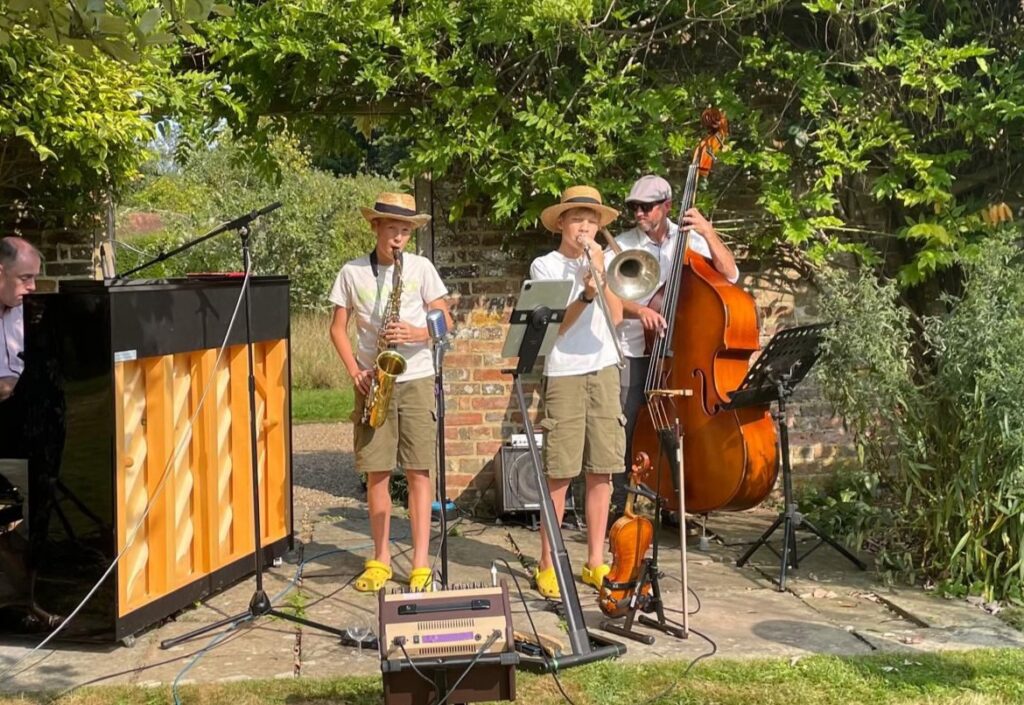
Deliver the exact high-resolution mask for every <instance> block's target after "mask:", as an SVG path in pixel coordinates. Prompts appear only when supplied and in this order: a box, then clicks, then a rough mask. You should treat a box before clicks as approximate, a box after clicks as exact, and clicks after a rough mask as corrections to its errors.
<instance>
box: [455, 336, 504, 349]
mask: <svg viewBox="0 0 1024 705" xmlns="http://www.w3.org/2000/svg"><path fill="white" fill-rule="evenodd" d="M459 345H460V346H461V345H463V343H461V342H460V343H459ZM465 345H466V350H468V351H470V352H501V349H502V347H504V345H505V343H504V342H503V341H500V340H478V339H473V340H467V341H466V342H465Z"/></svg>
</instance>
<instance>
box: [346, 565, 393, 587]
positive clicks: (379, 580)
mask: <svg viewBox="0 0 1024 705" xmlns="http://www.w3.org/2000/svg"><path fill="white" fill-rule="evenodd" d="M391 575H392V572H391V566H389V565H385V564H384V563H381V562H380V561H375V560H372V559H371V560H368V561H366V562H365V563H364V564H363V572H362V574H361V575H360V576H359V577H358V578H356V582H355V589H356V590H358V591H359V592H377V591H379V590H380V589H381V588H383V587H384V583H386V582H387V581H389V580H391Z"/></svg>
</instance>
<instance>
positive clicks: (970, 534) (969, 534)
mask: <svg viewBox="0 0 1024 705" xmlns="http://www.w3.org/2000/svg"><path fill="white" fill-rule="evenodd" d="M824 282H825V286H824V293H823V296H822V308H823V312H824V314H825V315H826V317H827V318H828V319H830V320H832V321H834V325H833V327H832V328H831V329H830V331H829V333H828V339H827V342H826V347H825V351H824V354H823V357H822V361H821V364H820V365H819V374H820V375H821V377H822V382H823V385H822V386H823V389H825V390H826V394H828V396H829V398H830V400H831V401H832V403H833V404H834V405H835V407H836V409H837V411H839V412H840V413H841V414H842V415H843V417H844V418H845V420H846V423H847V425H848V428H849V429H850V430H851V432H852V433H853V436H854V438H855V441H856V444H857V447H858V452H859V454H860V458H861V461H862V463H863V468H864V470H865V471H866V472H867V473H869V475H871V474H873V475H876V476H877V478H878V483H879V485H880V488H881V490H882V491H883V492H884V493H886V496H887V497H888V498H889V500H891V501H894V502H895V503H896V508H897V509H898V511H897V512H895V513H894V515H893V517H892V523H891V524H886V523H885V522H881V525H880V526H878V527H876V529H875V530H874V531H873V534H874V535H873V536H872V537H871V540H872V541H874V542H875V543H876V545H877V548H878V550H879V558H880V560H881V563H882V566H883V568H884V569H885V570H888V571H891V572H892V573H893V575H898V576H901V577H904V578H910V579H914V578H920V577H924V578H927V579H930V580H934V581H937V582H938V583H940V585H941V586H943V587H945V588H947V589H949V590H952V591H956V592H966V591H970V592H974V593H978V594H982V595H983V596H985V597H986V599H1003V598H1009V599H1020V598H1021V596H1022V595H1021V585H1022V579H1024V360H1022V358H1021V354H1020V351H1021V350H1024V260H1022V253H1021V250H1020V247H1019V245H1018V244H1017V243H1016V242H1014V241H1012V240H1011V239H1009V237H1005V238H993V240H992V241H991V242H990V243H989V244H987V246H986V249H985V252H984V257H981V258H978V259H977V260H976V261H974V262H973V263H972V264H971V265H970V266H969V267H967V268H966V269H965V272H964V282H963V293H962V294H961V295H960V296H959V297H956V298H948V299H947V300H945V301H944V304H945V307H946V313H945V314H943V315H938V316H931V317H926V318H923V319H920V320H916V321H914V323H916V325H917V326H918V329H917V331H916V332H915V330H914V328H912V317H911V314H910V313H909V311H908V310H907V309H906V308H904V307H903V306H902V305H901V304H900V297H899V292H898V290H897V289H896V287H895V286H894V285H893V284H891V283H879V282H877V281H876V280H875V279H874V277H872V276H869V275H865V274H852V275H850V274H844V273H842V272H839V271H833V272H831V273H830V274H828V275H826V277H825V278H824ZM869 504H870V505H871V506H870V507H869V512H875V511H878V510H879V505H878V503H877V502H869Z"/></svg>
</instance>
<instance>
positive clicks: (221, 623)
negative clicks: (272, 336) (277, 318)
mask: <svg viewBox="0 0 1024 705" xmlns="http://www.w3.org/2000/svg"><path fill="white" fill-rule="evenodd" d="M280 207H281V203H280V202H276V203H272V204H271V205H269V206H266V207H264V208H261V209H259V210H255V211H252V212H251V213H247V214H245V215H243V216H240V217H238V218H235V219H234V220H231V221H229V222H227V223H224V224H222V225H220V226H218V227H216V228H214V229H213V230H211V231H210V232H208V233H206V234H205V235H202V236H201V237H199V238H196V239H195V240H192V241H190V242H186V243H185V244H184V245H181V246H180V247H176V248H175V249H173V250H171V251H170V252H167V253H164V252H161V253H160V254H159V255H157V256H156V257H155V258H154V259H152V260H150V261H149V262H146V263H143V264H141V265H139V266H138V267H135V268H133V269H130V270H128V271H127V272H125V273H124V274H120V275H118V276H117V277H115V279H114V280H113V282H112V284H117V283H118V282H119V281H120V280H122V279H124V278H125V277H127V276H128V275H130V274H134V273H136V272H138V271H141V270H143V269H145V268H146V267H149V266H151V265H154V264H156V263H158V262H162V261H164V260H165V259H167V258H169V257H172V256H174V255H176V254H178V253H179V252H183V251H185V250H187V249H189V248H190V247H194V246H195V245H198V244H199V243H200V242H203V241H204V240H208V239H210V238H211V237H213V236H214V235H218V234H220V233H222V232H226V231H228V230H237V231H238V236H239V239H240V241H241V247H242V267H243V271H245V272H247V273H248V272H249V270H250V268H251V265H252V260H251V257H250V252H249V236H250V235H251V234H252V233H251V230H250V227H249V226H250V225H252V222H253V221H254V220H256V219H257V218H259V217H260V216H261V215H265V214H267V213H269V212H271V211H273V210H276V209H277V208H280ZM243 286H244V290H243V292H242V297H243V299H244V303H245V348H246V353H247V356H248V365H249V369H248V371H249V376H248V386H249V454H250V465H251V470H252V515H253V516H252V525H253V537H254V541H253V563H254V567H255V570H256V586H255V589H254V590H253V594H252V597H251V598H250V600H249V609H248V610H247V611H245V612H241V613H239V614H235V615H232V616H230V617H225V618H224V619H220V620H217V621H216V622H213V623H211V624H207V625H206V626H203V627H200V628H198V629H193V630H192V631H189V632H186V633H185V634H182V635H181V636H177V637H174V638H173V639H165V640H163V641H161V642H160V648H161V649H170V648H171V647H173V646H176V645H177V644H180V643H182V642H184V641H189V640H191V639H195V638H196V637H199V636H203V635H204V634H209V633H210V632H212V631H216V630H217V629H220V628H221V627H225V626H228V625H232V624H234V623H236V622H238V621H240V620H242V619H244V618H245V617H246V616H249V617H251V618H252V619H255V618H257V617H262V616H264V615H273V616H274V617H280V618H281V619H285V620H288V621H291V622H295V623H297V624H302V625H304V626H307V627H313V628H315V629H319V630H321V631H325V632H328V633H330V634H334V635H336V636H338V637H341V641H342V643H343V644H346V645H350V646H357V645H358V644H359V642H357V641H356V640H355V639H353V638H352V637H351V636H350V635H349V633H348V631H347V630H344V629H337V628H335V627H329V626H327V625H326V624H320V623H318V622H313V621H311V620H308V619H304V618H302V617H299V616H298V615H294V614H290V613H288V612H284V611H282V610H278V609H275V608H274V605H273V604H272V603H271V602H270V598H269V597H267V593H266V591H265V590H264V589H263V570H264V560H265V558H264V555H263V546H262V539H263V531H262V529H261V527H260V486H259V477H260V476H259V450H258V448H257V446H256V442H257V438H258V435H257V432H256V375H255V365H254V363H253V353H252V302H251V299H252V297H251V296H250V295H249V292H250V287H249V280H243ZM364 645H365V646H367V647H371V648H376V638H373V639H367V640H365V641H364Z"/></svg>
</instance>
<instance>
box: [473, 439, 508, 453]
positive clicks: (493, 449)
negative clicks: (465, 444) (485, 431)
mask: <svg viewBox="0 0 1024 705" xmlns="http://www.w3.org/2000/svg"><path fill="white" fill-rule="evenodd" d="M502 445H503V443H502V442H501V441H480V442H478V443H477V444H476V454H477V455H484V456H487V455H494V454H495V453H497V452H498V449H499V448H501V446H502Z"/></svg>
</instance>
